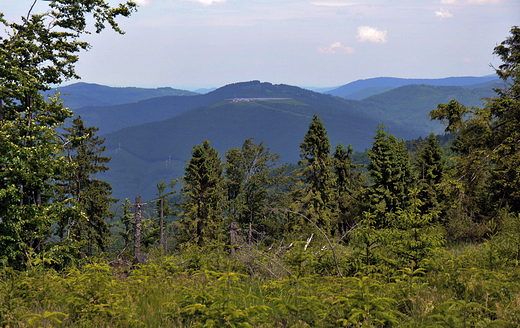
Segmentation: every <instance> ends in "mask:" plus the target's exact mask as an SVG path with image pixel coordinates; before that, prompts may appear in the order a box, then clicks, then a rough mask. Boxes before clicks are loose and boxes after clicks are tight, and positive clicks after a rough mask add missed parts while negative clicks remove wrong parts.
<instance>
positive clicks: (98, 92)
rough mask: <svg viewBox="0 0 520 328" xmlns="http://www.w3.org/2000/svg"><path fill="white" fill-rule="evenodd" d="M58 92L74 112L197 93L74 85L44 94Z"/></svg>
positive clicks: (167, 88)
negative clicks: (81, 109) (83, 108)
mask: <svg viewBox="0 0 520 328" xmlns="http://www.w3.org/2000/svg"><path fill="white" fill-rule="evenodd" d="M56 90H58V91H59V92H60V93H61V98H62V100H63V103H64V105H65V106H66V107H69V108H70V109H72V110H76V109H78V108H81V107H86V106H113V105H120V104H127V103H133V102H137V101H140V100H144V99H149V98H156V97H161V96H193V95H196V94H197V93H195V92H191V91H186V90H179V89H173V88H169V87H166V88H156V89H152V88H135V87H127V88H114V87H108V86H105V85H99V84H94V83H84V82H79V83H74V84H70V85H67V86H63V87H59V88H58V89H54V90H50V91H48V92H46V93H45V94H48V95H54V92H55V91H56Z"/></svg>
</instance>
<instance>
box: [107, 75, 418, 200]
mask: <svg viewBox="0 0 520 328" xmlns="http://www.w3.org/2000/svg"><path fill="white" fill-rule="evenodd" d="M235 93H236V95H237V97H240V98H246V97H248V98H261V97H269V98H278V97H279V98H290V99H283V100H272V101H262V100H253V101H240V102H233V101H232V100H231V99H229V100H226V99H228V97H229V95H230V94H231V95H234V94H235ZM215 95H220V98H221V99H220V101H219V102H216V103H214V104H212V105H208V106H204V107H198V108H194V109H191V110H188V111H185V112H183V113H180V114H177V115H176V116H173V117H171V118H169V119H166V120H163V121H159V122H153V123H148V124H143V125H139V126H132V127H128V128H125V129H122V130H119V131H116V132H113V133H109V134H106V135H104V136H103V137H106V138H107V139H106V142H105V144H106V145H107V151H106V153H105V154H106V155H107V156H111V157H112V162H111V164H110V167H111V170H110V171H109V172H107V173H105V174H104V176H103V177H104V179H105V180H107V181H108V182H110V183H111V184H112V186H113V187H114V190H115V193H114V196H115V197H118V198H123V199H124V198H126V197H128V198H131V197H135V195H136V193H139V194H140V195H141V196H143V197H145V198H147V197H152V196H153V195H154V194H155V192H156V191H155V184H156V183H158V182H160V181H162V180H163V179H166V180H170V179H172V178H174V177H180V176H182V174H183V167H184V166H185V161H186V160H189V158H190V156H191V155H190V153H191V151H192V149H193V146H194V145H195V144H200V143H202V142H203V141H204V140H205V139H207V140H209V141H210V142H211V145H212V146H213V147H215V148H216V149H217V150H218V151H219V152H220V155H221V156H222V157H224V155H225V152H226V151H227V150H229V149H230V148H234V147H240V146H241V145H242V143H243V142H244V141H245V140H246V139H248V138H251V137H252V138H255V142H257V143H258V142H260V141H262V140H263V141H264V144H265V146H266V147H269V148H271V151H273V152H277V153H278V154H279V155H280V156H281V159H282V161H286V162H290V163H296V162H297V161H298V160H299V144H300V142H302V141H303V137H304V135H305V133H306V132H307V130H308V126H309V123H310V122H311V119H312V115H313V114H314V113H318V115H319V116H320V118H321V120H322V121H323V122H324V124H325V127H326V128H327V131H328V135H329V137H330V140H331V144H332V146H333V147H335V146H336V145H337V143H338V142H342V143H343V144H344V145H345V146H346V145H348V144H352V145H353V147H354V149H356V150H360V151H364V150H365V148H367V147H370V144H371V142H372V140H373V139H372V138H373V136H374V134H375V129H376V127H377V124H378V123H380V122H381V121H380V120H379V119H378V118H374V117H369V116H368V115H366V113H364V111H363V108H362V107H360V106H359V103H358V102H355V101H348V100H343V99H341V98H337V97H332V96H328V95H323V94H319V93H315V92H312V91H308V90H304V89H300V88H297V87H293V86H288V85H272V84H270V83H260V82H257V81H256V82H246V83H237V84H233V85H228V86H225V87H223V88H220V89H217V90H215V91H213V92H211V93H209V94H208V95H206V96H213V97H214V96H215ZM195 97H201V96H195ZM190 98H191V97H190ZM230 98H234V97H230ZM168 99H169V100H170V101H174V100H175V99H176V98H173V97H166V98H163V100H165V101H166V100H168ZM385 125H386V126H387V127H388V128H389V130H390V132H391V133H393V134H395V135H397V136H400V137H403V138H407V139H408V138H415V137H417V136H419V135H421V131H420V130H418V129H415V128H413V127H412V126H410V125H404V124H398V123H396V122H393V121H391V120H388V121H386V122H385Z"/></svg>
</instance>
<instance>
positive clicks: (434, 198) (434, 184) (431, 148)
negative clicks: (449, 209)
mask: <svg viewBox="0 0 520 328" xmlns="http://www.w3.org/2000/svg"><path fill="white" fill-rule="evenodd" d="M443 153H444V152H443V150H442V147H441V146H440V144H439V142H438V141H437V138H436V137H435V134H434V133H433V132H432V133H430V135H429V136H428V138H426V140H425V141H424V143H423V145H422V146H421V148H420V149H419V151H418V154H417V159H416V161H415V163H414V165H415V169H416V171H417V175H418V188H419V191H418V197H419V199H420V200H421V203H422V204H421V206H420V207H419V210H420V211H421V213H431V214H433V215H434V217H438V212H439V210H440V202H441V201H442V193H441V190H440V183H441V182H442V180H443V178H444V173H445V165H446V161H445V159H444V155H443Z"/></svg>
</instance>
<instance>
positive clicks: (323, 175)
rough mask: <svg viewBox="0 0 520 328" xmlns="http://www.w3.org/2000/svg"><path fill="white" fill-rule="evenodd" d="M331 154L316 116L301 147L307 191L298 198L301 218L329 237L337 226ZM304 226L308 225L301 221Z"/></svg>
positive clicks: (302, 175) (334, 178)
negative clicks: (307, 220) (315, 225)
mask: <svg viewBox="0 0 520 328" xmlns="http://www.w3.org/2000/svg"><path fill="white" fill-rule="evenodd" d="M330 153H331V146H330V141H329V137H328V136H327V131H326V129H325V126H324V125H323V122H322V121H321V120H320V119H319V118H318V114H314V116H313V118H312V121H311V123H310V125H309V130H308V131H307V133H306V134H305V137H304V139H303V142H301V143H300V158H301V161H300V162H298V164H299V165H302V166H303V169H302V170H301V172H300V173H299V175H300V177H301V179H302V182H303V185H304V187H303V189H302V190H301V191H300V195H299V196H298V198H299V199H298V204H299V206H300V210H301V211H302V214H303V215H305V216H306V217H308V218H309V219H310V220H312V221H313V222H314V223H316V224H317V225H318V226H319V227H320V228H321V229H323V230H324V231H325V232H327V233H331V231H332V230H333V227H334V226H335V225H336V223H337V222H336V221H337V220H336V218H335V217H334V215H333V208H334V206H335V193H334V189H335V183H336V177H335V176H334V173H333V171H332V169H333V160H332V157H331V154H330ZM301 224H302V225H307V224H308V223H306V222H304V221H302V222H301ZM305 230H307V229H305Z"/></svg>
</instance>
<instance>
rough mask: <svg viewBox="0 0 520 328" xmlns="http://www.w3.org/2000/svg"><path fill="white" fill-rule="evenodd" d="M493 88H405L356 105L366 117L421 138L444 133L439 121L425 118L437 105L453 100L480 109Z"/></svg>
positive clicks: (421, 86)
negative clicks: (408, 128)
mask: <svg viewBox="0 0 520 328" xmlns="http://www.w3.org/2000/svg"><path fill="white" fill-rule="evenodd" d="M497 86H498V85H495V84H491V85H490V84H487V85H485V86H484V87H474V88H465V87H455V86H432V85H406V86H403V87H399V88H393V89H392V90H390V91H387V92H384V93H381V94H378V95H375V96H371V97H368V98H366V99H363V100H361V101H360V102H359V105H361V106H362V108H363V111H364V113H365V114H368V115H370V116H373V117H378V118H380V120H381V121H387V120H392V121H396V122H400V123H403V124H408V125H411V126H413V127H414V128H416V129H418V130H421V131H423V137H424V136H427V134H429V131H434V132H435V133H443V132H444V128H445V127H444V126H443V125H441V124H439V122H438V121H431V120H429V119H428V115H429V113H430V111H431V110H433V109H436V108H437V105H438V104H440V103H444V104H446V103H449V102H450V100H452V99H454V100H457V101H458V102H460V103H462V104H464V105H466V106H476V107H482V106H483V105H484V102H485V100H484V99H482V98H486V97H493V96H494V91H493V87H497Z"/></svg>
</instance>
